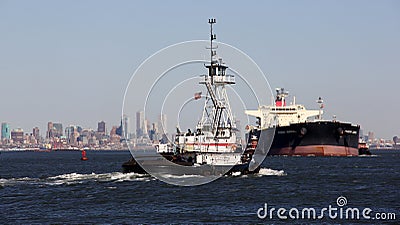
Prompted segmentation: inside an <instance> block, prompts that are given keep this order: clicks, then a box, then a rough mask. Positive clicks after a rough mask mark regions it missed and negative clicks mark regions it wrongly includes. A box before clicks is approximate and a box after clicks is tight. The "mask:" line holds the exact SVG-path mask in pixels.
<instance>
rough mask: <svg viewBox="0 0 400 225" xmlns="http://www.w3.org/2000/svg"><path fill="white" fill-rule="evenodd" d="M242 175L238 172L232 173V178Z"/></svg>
mask: <svg viewBox="0 0 400 225" xmlns="http://www.w3.org/2000/svg"><path fill="white" fill-rule="evenodd" d="M241 174H242V173H241V172H240V171H238V172H233V173H232V176H234V177H237V176H240V175H241Z"/></svg>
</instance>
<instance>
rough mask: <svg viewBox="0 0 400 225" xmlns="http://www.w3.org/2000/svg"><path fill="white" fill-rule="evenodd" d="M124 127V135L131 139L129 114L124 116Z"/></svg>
mask: <svg viewBox="0 0 400 225" xmlns="http://www.w3.org/2000/svg"><path fill="white" fill-rule="evenodd" d="M122 127H123V137H124V138H125V139H127V140H129V139H130V138H131V137H130V126H129V117H128V116H127V115H123V116H122Z"/></svg>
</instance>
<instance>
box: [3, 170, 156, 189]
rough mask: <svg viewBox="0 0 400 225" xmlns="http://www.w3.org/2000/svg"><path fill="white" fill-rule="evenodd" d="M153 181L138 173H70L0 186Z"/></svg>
mask: <svg viewBox="0 0 400 225" xmlns="http://www.w3.org/2000/svg"><path fill="white" fill-rule="evenodd" d="M150 179H152V178H151V177H150V176H149V175H145V174H137V173H121V172H112V173H101V174H96V173H91V174H79V173H68V174H61V175H57V176H53V177H48V178H44V179H40V178H30V177H23V178H10V179H3V178H2V179H0V185H2V186H5V185H16V184H39V185H42V184H46V185H62V184H77V183H84V182H88V181H98V182H123V181H147V180H150Z"/></svg>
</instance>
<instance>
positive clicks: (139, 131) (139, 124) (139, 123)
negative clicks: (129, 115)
mask: <svg viewBox="0 0 400 225" xmlns="http://www.w3.org/2000/svg"><path fill="white" fill-rule="evenodd" d="M143 131H144V112H143V111H138V112H137V113H136V137H137V138H140V137H142V136H143Z"/></svg>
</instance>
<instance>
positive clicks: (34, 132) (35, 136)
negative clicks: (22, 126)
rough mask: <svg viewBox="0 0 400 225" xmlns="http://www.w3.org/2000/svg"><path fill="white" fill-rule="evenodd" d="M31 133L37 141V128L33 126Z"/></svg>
mask: <svg viewBox="0 0 400 225" xmlns="http://www.w3.org/2000/svg"><path fill="white" fill-rule="evenodd" d="M32 135H33V137H34V138H35V139H36V140H37V141H39V138H40V137H39V128H38V127H34V128H33V130H32Z"/></svg>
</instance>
